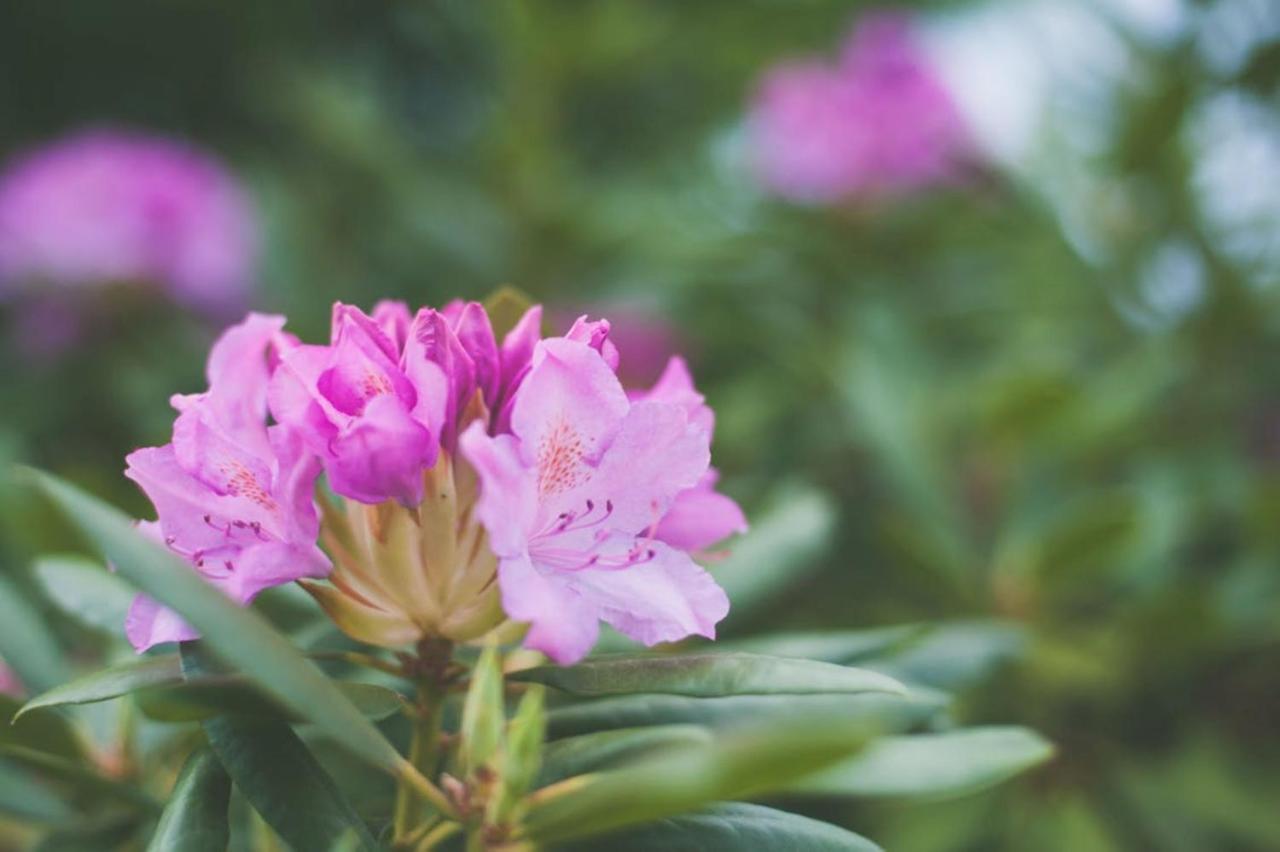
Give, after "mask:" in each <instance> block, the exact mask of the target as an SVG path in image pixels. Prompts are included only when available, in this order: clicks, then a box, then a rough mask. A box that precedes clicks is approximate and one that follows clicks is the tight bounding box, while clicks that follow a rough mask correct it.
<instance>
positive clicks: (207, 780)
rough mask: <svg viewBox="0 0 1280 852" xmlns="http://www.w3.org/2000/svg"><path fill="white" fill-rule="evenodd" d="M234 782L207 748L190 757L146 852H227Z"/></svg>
mask: <svg viewBox="0 0 1280 852" xmlns="http://www.w3.org/2000/svg"><path fill="white" fill-rule="evenodd" d="M230 800H231V779H230V778H228V777H227V773H226V772H225V771H224V770H223V768H222V764H221V763H219V762H218V758H216V757H214V755H213V753H212V752H210V751H209V750H208V749H206V748H202V749H200V750H199V751H197V752H195V753H194V754H192V755H191V757H190V758H188V759H187V765H186V766H184V767H183V769H182V774H181V775H180V776H179V777H178V781H177V783H176V784H175V785H174V787H173V792H172V793H170V794H169V802H168V804H167V805H165V808H164V813H163V814H162V815H161V817H160V824H159V825H157V826H156V831H155V834H154V835H152V837H151V842H150V843H149V844H147V852H170V851H171V850H182V852H225V850H226V848H227V839H228V836H229V830H228V825H227V807H228V805H229V804H230Z"/></svg>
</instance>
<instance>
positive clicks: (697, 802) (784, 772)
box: [525, 713, 875, 844]
mask: <svg viewBox="0 0 1280 852" xmlns="http://www.w3.org/2000/svg"><path fill="white" fill-rule="evenodd" d="M874 734H875V731H874V730H873V729H872V728H871V727H870V726H869V725H867V724H866V723H860V722H851V721H850V720H849V719H848V718H847V717H845V716H843V715H811V714H806V713H793V714H792V715H791V716H790V717H789V718H787V719H785V720H783V719H777V720H772V721H771V722H770V723H769V724H752V725H750V726H747V727H739V728H738V729H737V730H735V731H733V732H731V733H726V734H725V735H724V736H722V737H717V738H716V739H715V740H714V741H712V742H709V743H705V744H702V745H687V746H686V747H684V748H681V749H678V750H672V751H668V752H664V753H663V754H661V755H659V756H657V757H653V758H650V759H647V760H644V761H640V762H637V763H633V764H630V765H629V766H627V767H626V769H625V770H614V771H607V772H601V773H599V774H596V775H580V776H576V777H575V778H569V779H566V780H565V781H562V782H560V783H561V784H562V785H564V788H563V789H562V790H560V791H557V795H548V794H547V792H544V791H550V790H554V789H555V788H543V791H539V793H535V794H534V796H533V797H532V800H531V805H530V809H529V813H528V816H527V818H526V821H525V825H526V827H527V830H528V834H529V837H530V838H531V839H532V840H533V841H535V842H537V843H547V844H553V843H561V842H563V841H565V840H572V839H574V838H578V837H583V836H586V835H594V834H598V833H600V832H604V831H608V830H611V829H615V828H622V827H624V826H628V825H634V824H637V823H642V822H649V821H651V820H656V819H662V818H664V817H669V816H673V815H675V814H679V813H684V812H686V811H691V810H694V809H697V808H701V807H704V806H706V805H708V804H710V803H712V802H714V801H717V800H720V799H732V798H738V797H743V796H752V795H757V794H760V793H766V792H769V791H771V790H776V789H778V788H779V787H782V786H785V785H787V784H788V783H790V782H791V781H794V780H796V779H799V778H802V777H804V776H807V775H811V774H813V773H814V772H816V771H817V770H819V769H821V768H823V767H826V766H830V765H831V764H833V763H836V762H838V761H840V760H841V759H843V758H845V757H847V756H849V755H851V754H853V753H854V752H856V751H857V750H858V749H860V748H862V747H863V746H864V745H865V744H866V743H867V741H868V740H869V739H870V738H871V737H873V736H874ZM540 794H541V795H540Z"/></svg>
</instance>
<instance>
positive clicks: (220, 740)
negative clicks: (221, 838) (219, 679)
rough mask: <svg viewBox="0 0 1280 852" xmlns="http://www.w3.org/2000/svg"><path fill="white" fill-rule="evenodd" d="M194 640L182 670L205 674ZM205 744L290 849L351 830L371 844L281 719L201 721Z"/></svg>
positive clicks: (326, 843) (320, 843)
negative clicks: (206, 741)
mask: <svg viewBox="0 0 1280 852" xmlns="http://www.w3.org/2000/svg"><path fill="white" fill-rule="evenodd" d="M198 644H199V643H191V642H189V643H184V645H183V646H182V661H183V669H184V672H185V673H186V674H188V675H190V676H192V677H202V676H207V675H209V674H211V672H210V671H209V670H208V668H207V667H206V663H205V661H204V660H203V659H202V655H201V653H200V650H201V649H200V648H199V647H198ZM203 727H204V732H205V736H207V737H208V738H209V745H210V747H211V748H212V749H213V751H214V753H215V754H216V755H217V756H218V760H219V761H221V763H222V766H223V768H225V769H226V771H227V774H228V775H230V776H231V779H232V780H233V781H234V782H235V784H236V789H237V790H239V791H240V793H241V794H242V795H243V796H244V797H245V799H247V800H248V801H249V803H250V804H251V805H253V807H254V810H256V811H257V812H258V813H259V814H261V815H262V818H263V819H264V820H266V822H267V824H268V825H270V826H271V828H272V830H274V831H275V832H276V833H277V834H279V835H280V836H281V837H282V838H283V839H284V840H285V841H286V842H287V843H289V845H291V846H292V847H294V848H295V849H299V850H303V849H328V848H329V847H330V846H331V845H333V844H334V843H335V842H336V841H337V840H338V839H339V838H341V837H343V836H344V835H346V834H347V833H349V832H354V833H355V834H356V836H357V837H359V839H360V841H361V844H362V846H361V848H364V849H371V850H372V849H377V848H378V846H377V843H376V842H375V841H374V839H373V837H372V835H370V834H369V830H368V828H367V827H366V826H365V824H364V821H363V820H361V819H360V816H359V815H358V814H357V813H356V811H355V809H354V808H353V807H352V806H351V803H350V802H348V801H347V798H346V796H344V795H343V794H342V791H341V790H339V789H338V786H337V785H336V784H335V783H334V782H333V779H332V778H330V777H329V774H328V773H327V772H325V771H324V768H323V767H322V766H321V765H320V764H319V762H318V761H317V760H316V759H315V757H314V756H313V755H312V754H311V751H310V750H309V749H308V748H307V747H306V745H305V744H304V743H303V742H302V740H301V739H299V738H298V735H297V734H295V733H294V732H293V729H292V728H290V727H289V725H288V724H286V723H285V722H281V721H278V720H270V721H267V720H258V719H250V718H246V717H242V716H218V717H216V718H213V719H208V720H206V721H205V722H204V723H203Z"/></svg>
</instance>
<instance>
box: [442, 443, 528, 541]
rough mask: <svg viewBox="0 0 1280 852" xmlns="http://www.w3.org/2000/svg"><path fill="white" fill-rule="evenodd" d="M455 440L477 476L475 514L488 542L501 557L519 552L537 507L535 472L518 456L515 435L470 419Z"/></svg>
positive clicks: (518, 450)
mask: <svg viewBox="0 0 1280 852" xmlns="http://www.w3.org/2000/svg"><path fill="white" fill-rule="evenodd" d="M458 444H459V446H460V447H461V448H462V454H463V456H464V457H465V458H466V459H467V461H468V462H470V463H471V466H472V467H473V468H475V471H476V474H477V475H478V476H479V478H480V498H479V501H478V503H477V506H476V514H477V517H479V519H480V522H481V523H482V524H484V527H485V529H486V530H487V531H488V532H489V546H490V547H491V548H492V549H493V552H494V553H496V554H497V555H498V556H500V557H504V558H507V557H517V556H520V555H522V554H523V553H524V552H525V550H526V547H527V544H528V536H529V533H530V532H531V531H532V527H533V524H534V521H535V518H536V514H537V510H538V494H537V476H536V473H535V472H534V470H533V469H532V468H529V467H526V466H525V465H524V463H523V462H522V461H521V460H520V449H519V445H518V443H517V442H516V440H515V438H513V437H512V436H511V435H498V436H497V437H492V436H490V435H488V434H486V433H485V430H484V424H482V423H479V422H476V423H472V424H471V426H470V427H468V429H467V431H466V432H464V433H463V434H462V437H461V438H460V439H459V441H458Z"/></svg>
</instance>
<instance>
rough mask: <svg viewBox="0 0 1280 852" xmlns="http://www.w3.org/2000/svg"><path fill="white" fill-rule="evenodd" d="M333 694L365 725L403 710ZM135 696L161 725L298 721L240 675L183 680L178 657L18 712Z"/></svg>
mask: <svg viewBox="0 0 1280 852" xmlns="http://www.w3.org/2000/svg"><path fill="white" fill-rule="evenodd" d="M335 683H336V685H337V688H338V690H339V691H340V692H341V693H342V694H343V695H345V696H346V698H347V700H348V701H350V702H351V703H352V705H353V706H355V707H356V708H357V709H358V710H359V711H360V712H361V714H362V715H364V716H365V717H366V718H369V719H374V720H378V719H385V718H387V717H388V716H390V715H391V714H393V713H395V712H397V711H398V710H400V709H401V707H403V705H404V702H403V700H402V699H401V697H400V694H399V693H397V692H396V691H395V690H393V689H388V688H387V687H385V686H377V685H374V684H367V683H352V682H347V681H335ZM131 693H132V694H134V695H135V696H136V697H137V700H138V704H139V706H140V707H141V708H142V710H143V712H144V713H146V714H147V715H148V716H151V717H152V718H154V719H159V720H161V721H166V722H189V721H197V720H200V719H205V718H208V717H209V716H213V715H217V714H219V713H239V714H242V715H255V716H272V717H281V716H283V717H285V718H289V719H292V720H294V721H301V717H299V716H298V715H297V714H295V713H292V712H291V711H290V710H289V709H288V708H287V707H284V706H283V705H281V704H280V703H279V702H278V701H276V700H274V699H272V698H271V697H269V696H267V695H265V694H264V693H263V691H262V690H261V689H260V688H259V687H257V686H256V685H255V684H254V683H253V681H250V680H249V679H247V678H245V677H244V676H242V675H235V674H225V675H224V674H205V675H195V676H193V677H191V678H184V677H183V674H182V666H181V663H180V662H179V659H178V655H176V654H166V655H164V656H158V657H143V658H140V659H137V660H131V661H129V662H127V663H121V664H120V665H117V666H112V667H111V668H108V669H103V670H102V671H98V672H93V673H92V674H88V675H85V676H84V677H82V678H78V679H77V680H74V681H72V682H71V683H67V684H63V685H62V686H59V687H55V688H54V689H51V690H49V691H48V692H46V693H45V694H43V695H39V696H37V697H35V698H33V699H31V700H30V701H28V702H27V703H26V705H24V706H23V707H22V709H21V710H20V711H19V712H18V716H20V717H21V716H24V715H25V714H26V713H28V712H29V711H31V710H36V709H39V708H45V707H61V706H66V705H68V704H92V703H95V702H98V701H109V700H111V699H113V698H119V697H121V696H122V695H128V694H131Z"/></svg>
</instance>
